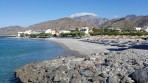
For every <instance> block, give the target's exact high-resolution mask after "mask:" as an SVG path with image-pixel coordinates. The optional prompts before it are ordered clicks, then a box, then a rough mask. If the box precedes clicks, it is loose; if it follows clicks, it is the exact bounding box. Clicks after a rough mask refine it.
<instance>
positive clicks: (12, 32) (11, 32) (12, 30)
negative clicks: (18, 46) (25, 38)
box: [0, 26, 25, 35]
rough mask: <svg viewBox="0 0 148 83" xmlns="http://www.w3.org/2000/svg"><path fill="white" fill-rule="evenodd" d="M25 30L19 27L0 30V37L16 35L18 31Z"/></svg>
mask: <svg viewBox="0 0 148 83" xmlns="http://www.w3.org/2000/svg"><path fill="white" fill-rule="evenodd" d="M24 30H25V28H24V27H21V26H8V27H3V28H0V35H16V34H17V33H18V32H19V31H24Z"/></svg>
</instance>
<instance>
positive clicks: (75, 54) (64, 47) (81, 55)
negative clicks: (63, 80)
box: [49, 39, 87, 58]
mask: <svg viewBox="0 0 148 83" xmlns="http://www.w3.org/2000/svg"><path fill="white" fill-rule="evenodd" d="M49 41H52V42H54V43H57V44H58V45H60V46H62V47H63V49H64V50H65V51H66V52H69V53H70V56H75V57H78V58H83V57H86V56H87V55H85V54H82V53H81V52H80V51H75V50H70V48H69V47H68V46H66V45H64V44H63V43H61V42H57V41H55V40H51V39H49Z"/></svg>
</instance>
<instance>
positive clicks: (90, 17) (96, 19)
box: [72, 15, 108, 26]
mask: <svg viewBox="0 0 148 83" xmlns="http://www.w3.org/2000/svg"><path fill="white" fill-rule="evenodd" d="M72 18H73V19H76V20H82V21H86V22H88V23H91V24H95V25H98V26H101V25H103V24H104V23H106V22H107V21H108V19H106V18H99V17H97V16H94V15H83V16H75V17H72Z"/></svg>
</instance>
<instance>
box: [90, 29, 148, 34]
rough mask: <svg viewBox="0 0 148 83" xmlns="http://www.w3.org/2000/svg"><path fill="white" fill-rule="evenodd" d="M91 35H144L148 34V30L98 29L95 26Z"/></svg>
mask: <svg viewBox="0 0 148 83" xmlns="http://www.w3.org/2000/svg"><path fill="white" fill-rule="evenodd" d="M90 35H91V36H96V35H131V36H142V35H148V32H144V31H135V30H129V29H125V30H121V31H118V30H113V29H107V28H105V29H98V28H93V30H92V32H91V33H90Z"/></svg>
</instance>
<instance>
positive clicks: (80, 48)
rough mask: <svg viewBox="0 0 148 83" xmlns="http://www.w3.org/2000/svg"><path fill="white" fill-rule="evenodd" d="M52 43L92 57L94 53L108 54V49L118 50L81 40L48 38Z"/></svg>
mask: <svg viewBox="0 0 148 83" xmlns="http://www.w3.org/2000/svg"><path fill="white" fill-rule="evenodd" d="M49 40H52V41H54V42H57V43H59V44H61V45H63V46H64V47H66V48H68V49H70V51H73V52H78V53H79V54H81V55H86V56H89V55H92V54H94V53H100V52H109V50H108V49H118V48H120V47H117V46H105V45H100V44H95V43H88V42H83V41H81V40H83V39H72V38H50V39H49Z"/></svg>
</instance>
